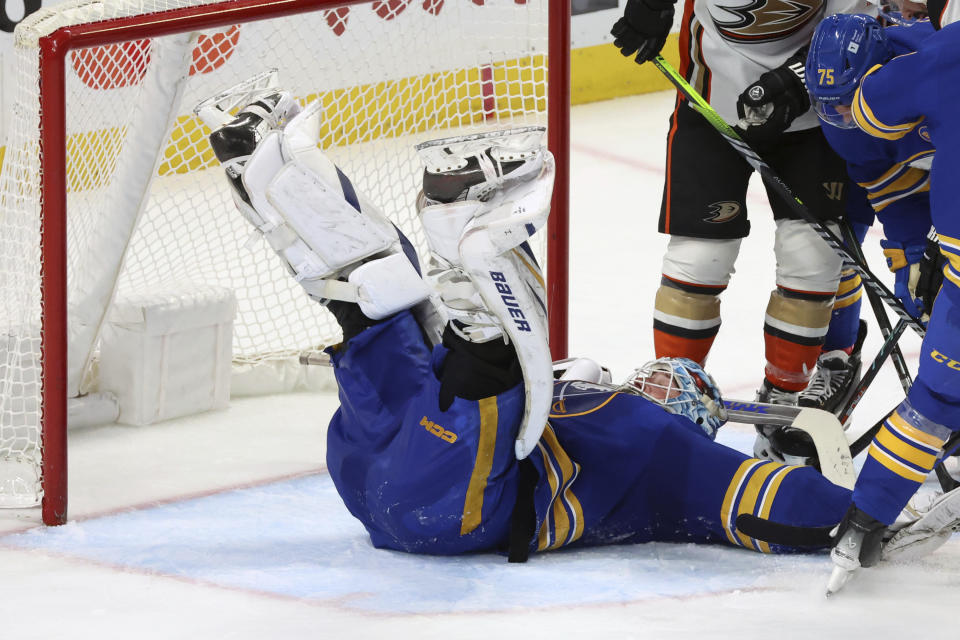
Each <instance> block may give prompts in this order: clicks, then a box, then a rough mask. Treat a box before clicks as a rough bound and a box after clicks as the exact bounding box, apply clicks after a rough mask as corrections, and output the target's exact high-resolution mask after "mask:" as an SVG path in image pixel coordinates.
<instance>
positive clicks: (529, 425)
mask: <svg viewBox="0 0 960 640" xmlns="http://www.w3.org/2000/svg"><path fill="white" fill-rule="evenodd" d="M235 107H242V108H241V109H240V110H239V112H237V113H236V115H235V116H230V115H228V112H229V111H230V110H231V109H233V108H235ZM197 111H198V113H199V115H201V117H203V119H204V120H205V121H206V122H207V124H208V125H210V126H211V128H212V129H214V132H213V134H212V135H211V143H212V145H213V148H214V151H215V153H216V155H217V157H218V159H219V160H220V162H221V163H222V164H223V165H224V168H225V170H226V174H227V178H228V181H229V185H230V188H231V189H232V192H233V195H234V199H235V202H236V204H237V207H238V209H239V210H240V213H241V214H242V215H243V216H244V217H245V218H246V219H247V220H248V221H249V222H250V223H251V224H253V225H254V226H255V227H256V228H257V229H258V230H259V231H260V232H261V233H262V235H263V237H264V239H265V240H266V241H267V242H268V243H269V244H270V246H271V247H272V248H273V249H274V250H275V251H276V253H277V255H278V256H279V257H280V259H281V260H283V262H284V263H285V265H286V266H287V268H288V270H289V271H290V273H291V274H292V275H293V277H294V278H295V279H296V280H297V281H298V282H299V283H300V284H301V285H302V286H303V288H304V290H305V291H306V293H307V295H308V296H310V297H311V298H313V299H315V300H316V301H317V302H318V303H319V304H323V305H326V306H327V308H328V309H329V310H330V311H331V313H332V314H333V315H334V316H335V317H336V319H337V321H338V322H339V323H340V326H341V327H342V330H343V336H344V339H343V342H342V343H341V344H339V345H337V346H335V347H332V348H330V349H328V355H329V358H330V362H331V364H332V366H333V367H334V372H335V375H336V378H337V381H338V384H339V388H340V397H341V408H340V409H339V410H338V411H337V413H336V414H335V416H334V417H333V419H332V421H331V423H330V426H329V429H328V444H327V466H328V469H329V471H330V474H331V477H332V479H333V481H334V483H335V485H336V488H337V491H338V492H339V494H340V496H341V498H342V499H343V501H344V504H345V505H346V507H347V508H348V509H349V511H350V512H351V514H353V515H354V516H355V517H356V518H357V519H359V520H360V521H361V522H362V523H363V525H364V526H365V527H366V529H367V531H368V533H369V535H370V538H371V541H372V543H373V544H374V546H376V547H379V548H386V549H395V550H401V551H408V552H414V553H429V554H458V553H466V552H474V551H501V552H506V553H507V554H508V557H509V559H510V560H511V561H524V560H526V559H527V556H528V554H529V553H530V552H531V551H545V550H549V549H557V548H560V547H583V546H590V545H603V544H627V543H640V542H648V541H655V540H656V541H688V542H689V541H693V542H703V543H726V544H731V545H736V546H742V547H745V548H749V549H753V550H756V551H761V552H766V553H782V552H796V551H804V550H811V549H817V548H828V547H829V546H831V544H832V538H831V536H830V531H831V530H832V529H834V528H835V527H836V526H837V524H838V523H840V521H841V519H842V518H843V516H844V513H845V512H846V511H847V507H848V506H849V504H850V501H851V491H850V487H851V486H852V484H853V471H852V461H851V456H850V451H849V448H848V446H847V443H846V441H845V439H844V436H843V433H842V429H841V428H840V426H839V423H838V422H837V420H836V419H835V418H834V417H833V416H832V415H831V414H828V413H827V412H824V411H819V410H816V409H804V410H802V411H800V410H797V409H790V408H783V407H773V406H769V405H760V404H756V403H724V401H723V400H722V399H721V396H720V392H719V389H718V388H717V387H716V385H715V383H714V382H713V380H712V378H711V377H710V376H709V375H708V374H707V373H706V372H704V371H703V369H702V368H701V367H700V366H699V365H697V364H696V363H694V362H692V361H689V360H683V359H661V360H657V361H653V362H651V363H648V364H647V365H644V366H643V367H641V368H639V369H637V370H636V371H634V372H633V373H632V374H631V375H630V377H629V378H628V380H627V381H625V382H624V383H622V384H613V383H612V382H611V380H610V377H609V372H606V371H605V370H604V369H603V368H602V367H599V366H597V365H595V364H594V363H592V362H590V361H588V360H582V359H581V360H573V361H567V362H563V363H559V364H558V366H557V367H556V368H554V367H552V366H551V363H550V358H549V350H548V348H547V335H546V334H547V332H546V322H545V318H546V307H545V304H544V299H545V296H544V280H543V276H542V275H541V272H540V269H539V266H538V265H537V262H536V260H535V258H534V256H533V253H532V251H531V250H530V248H529V246H528V244H527V240H528V239H529V238H530V236H532V235H533V234H534V233H535V232H536V231H537V229H539V228H540V227H541V226H543V224H544V222H545V221H546V218H547V215H548V213H549V203H550V197H551V193H552V184H553V175H554V160H553V157H552V155H551V154H550V152H549V151H547V150H546V148H545V147H544V146H543V143H542V134H543V131H544V130H543V129H542V128H540V127H524V128H519V129H511V130H506V131H493V132H488V133H479V134H474V135H468V136H459V137H455V138H447V139H444V140H436V141H431V142H426V143H423V144H421V145H418V147H417V150H418V153H419V155H420V157H421V159H422V160H423V163H424V166H425V169H424V173H423V189H422V191H421V194H420V196H419V198H418V201H417V203H416V206H417V208H418V211H419V216H420V221H421V223H422V225H423V228H424V231H425V233H426V236H427V239H428V244H429V255H428V256H427V257H426V258H427V259H426V264H425V267H424V269H423V270H421V266H420V261H419V260H418V258H417V256H416V255H415V252H414V251H413V249H412V247H411V245H410V243H409V242H408V241H407V240H406V238H405V237H404V235H403V233H402V232H400V231H399V229H397V228H396V227H395V226H394V225H393V224H391V223H390V222H389V221H388V220H387V219H386V218H385V217H384V216H383V214H382V213H380V211H379V210H378V209H377V207H376V205H375V204H373V203H371V202H369V201H368V200H367V199H366V198H365V197H364V196H363V195H362V194H360V193H358V191H357V190H356V189H355V187H354V186H353V184H352V183H351V181H350V179H349V177H348V176H347V175H346V174H345V173H344V172H343V171H341V170H340V169H339V168H337V167H336V166H335V165H334V164H333V163H332V162H331V161H330V160H329V159H328V158H327V157H326V156H325V155H324V154H323V153H322V152H321V151H320V150H319V149H318V147H317V141H318V134H319V127H320V123H321V111H320V106H319V103H318V102H313V103H311V104H309V105H307V106H306V107H305V108H302V109H301V108H300V107H299V106H298V104H297V102H296V101H295V100H294V99H293V98H292V97H291V96H290V95H289V94H287V93H284V92H282V91H278V90H277V89H275V88H274V87H273V86H272V83H271V82H270V79H269V78H262V77H261V78H255V79H252V80H251V81H249V82H248V83H245V84H242V85H238V86H237V87H234V88H232V89H231V90H229V91H227V92H225V93H223V94H220V95H219V96H216V97H215V98H212V99H211V100H208V101H205V102H204V103H202V104H201V105H200V106H199V107H198V109H197ZM760 416H762V417H764V418H765V419H767V420H771V419H776V420H780V421H783V422H784V423H789V424H790V425H792V426H793V427H794V428H798V429H803V430H805V431H807V432H808V433H810V435H811V436H812V438H813V439H814V441H815V442H816V444H817V451H818V454H819V459H820V466H821V467H822V468H823V471H824V473H823V474H821V473H819V472H818V471H817V470H816V469H814V468H812V467H797V466H790V465H785V464H781V463H778V462H774V461H771V460H764V459H758V458H751V457H749V456H747V455H744V454H742V453H740V452H738V451H735V450H733V449H730V448H728V447H725V446H723V445H720V444H717V443H716V442H714V440H713V438H714V436H715V433H716V429H717V428H719V427H720V426H721V425H722V424H723V423H724V422H725V421H726V420H727V419H728V418H731V417H732V418H734V419H737V420H744V421H749V422H754V421H756V419H757V418H758V417H760ZM958 525H960V492H958V491H954V492H951V493H948V494H944V495H940V496H936V497H935V498H934V499H933V500H932V501H928V503H927V504H925V505H923V506H922V507H921V506H920V505H913V506H912V507H911V508H908V509H907V510H905V511H904V513H903V514H902V517H901V518H900V519H898V522H897V523H895V524H894V525H893V526H891V527H889V528H887V529H885V530H884V531H883V532H882V540H883V544H882V555H883V557H884V558H900V559H906V558H912V557H916V556H919V555H924V554H927V553H930V552H931V551H933V550H934V549H936V548H937V547H938V546H940V545H941V544H943V542H945V541H946V539H947V538H948V537H949V536H950V535H951V533H952V532H953V530H954V529H955V528H956V527H957V526H958Z"/></svg>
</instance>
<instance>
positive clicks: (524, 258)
mask: <svg viewBox="0 0 960 640" xmlns="http://www.w3.org/2000/svg"><path fill="white" fill-rule="evenodd" d="M513 255H515V256H517V257H518V258H519V259H520V262H522V263H523V266H525V267H526V268H527V269H528V270H529V271H530V273H532V274H533V277H534V278H535V279H536V281H537V282H539V283H540V286H541V287H545V286H547V285H546V283H545V282H544V281H543V274H541V273H540V269H537V268H536V267H534V266H533V265H532V264H530V260H529V259H528V256H527V255H526V254H525V253H524V252H523V251H520V250H519V249H514V250H513Z"/></svg>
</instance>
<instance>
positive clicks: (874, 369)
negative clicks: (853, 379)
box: [838, 320, 907, 456]
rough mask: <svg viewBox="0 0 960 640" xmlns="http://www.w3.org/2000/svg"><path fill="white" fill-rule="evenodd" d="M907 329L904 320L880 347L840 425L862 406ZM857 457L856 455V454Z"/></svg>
mask: <svg viewBox="0 0 960 640" xmlns="http://www.w3.org/2000/svg"><path fill="white" fill-rule="evenodd" d="M906 329H907V323H906V322H904V321H903V320H900V321H899V322H897V326H896V327H894V328H893V331H891V332H890V334H889V335H888V336H887V338H886V340H884V341H883V344H882V345H880V350H879V351H878V352H877V355H876V357H875V358H874V359H873V362H871V363H870V368H869V369H867V372H866V373H865V374H864V375H863V377H862V378H860V382H859V383H858V384H857V387H856V389H855V390H854V392H853V393H852V394H850V398H849V399H848V400H847V403H846V404H845V405H844V407H843V410H842V411H840V413H839V416H838V417H839V418H840V423H841V424H846V423H847V420H849V419H850V415H851V414H852V413H853V410H854V408H856V406H857V405H858V404H860V400H862V399H863V394H864V393H866V391H867V387H869V386H870V384H871V383H872V382H873V380H874V378H876V377H877V374H878V373H880V367H882V366H883V363H884V362H885V361H886V359H887V357H889V355H890V353H891V352H892V351H893V350H894V349H895V348H896V346H897V342H898V341H899V340H900V336H902V335H903V332H904V331H906ZM858 453H859V452H858ZM854 456H856V453H855V454H854Z"/></svg>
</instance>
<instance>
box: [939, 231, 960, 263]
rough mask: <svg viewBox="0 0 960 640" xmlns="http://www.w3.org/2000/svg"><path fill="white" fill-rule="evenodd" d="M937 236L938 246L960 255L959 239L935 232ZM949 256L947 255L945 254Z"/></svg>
mask: <svg viewBox="0 0 960 640" xmlns="http://www.w3.org/2000/svg"><path fill="white" fill-rule="evenodd" d="M937 237H938V238H939V240H940V248H941V249H942V250H944V251H946V252H950V253H953V254H957V255H960V240H958V239H957V238H951V237H950V236H948V235H944V234H942V233H939V232H938V233H937ZM947 257H948V258H949V256H947Z"/></svg>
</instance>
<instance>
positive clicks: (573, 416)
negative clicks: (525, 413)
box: [549, 391, 620, 420]
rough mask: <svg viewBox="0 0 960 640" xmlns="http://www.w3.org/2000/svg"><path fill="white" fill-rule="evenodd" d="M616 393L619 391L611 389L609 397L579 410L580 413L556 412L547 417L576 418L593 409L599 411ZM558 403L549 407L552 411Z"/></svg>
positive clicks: (591, 411)
mask: <svg viewBox="0 0 960 640" xmlns="http://www.w3.org/2000/svg"><path fill="white" fill-rule="evenodd" d="M618 395H620V392H619V391H611V392H610V397H609V398H607V399H606V400H604V401H603V402H601V403H600V404H598V405H597V406H595V407H591V408H589V409H587V410H586V411H581V412H580V413H557V414H553V413H551V414H550V416H549V417H550V419H551V420H554V419H559V418H576V417H577V416H585V415H587V414H590V413H593V412H595V411H600V409H603V408H604V407H605V406H607V405H608V404H610V401H611V400H613V399H614V398H615V397H617V396H618ZM558 405H559V403H557V402H554V403H553V407H551V410H554V411H555V410H556V409H557V408H558Z"/></svg>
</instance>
